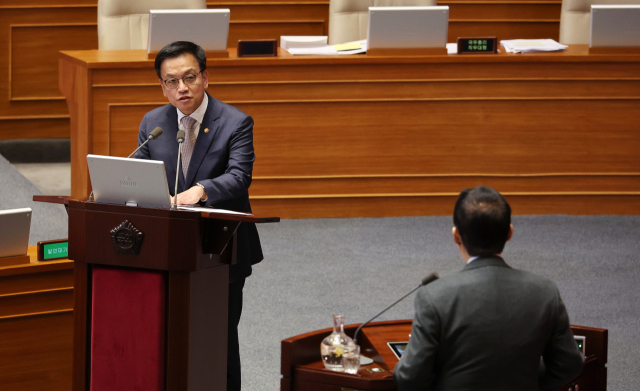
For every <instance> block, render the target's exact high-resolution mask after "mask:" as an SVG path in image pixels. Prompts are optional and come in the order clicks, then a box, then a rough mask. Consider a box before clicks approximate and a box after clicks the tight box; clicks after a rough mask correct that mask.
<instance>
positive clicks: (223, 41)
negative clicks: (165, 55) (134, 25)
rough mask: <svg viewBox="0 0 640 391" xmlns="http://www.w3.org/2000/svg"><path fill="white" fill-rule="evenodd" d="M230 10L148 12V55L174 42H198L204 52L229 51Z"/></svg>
mask: <svg viewBox="0 0 640 391" xmlns="http://www.w3.org/2000/svg"><path fill="white" fill-rule="evenodd" d="M230 14H231V11H230V10H229V9H171V10H151V11H149V42H148V44H147V53H157V52H159V51H160V49H162V48H163V47H165V46H166V45H168V44H170V43H171V42H175V41H190V42H195V43H197V44H198V45H200V47H202V49H204V51H205V52H208V51H225V50H227V39H228V37H229V17H230Z"/></svg>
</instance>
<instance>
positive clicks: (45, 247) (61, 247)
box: [38, 239, 69, 262]
mask: <svg viewBox="0 0 640 391" xmlns="http://www.w3.org/2000/svg"><path fill="white" fill-rule="evenodd" d="M68 257H69V241H68V240H67V239H62V240H60V239H59V240H50V241H46V242H40V243H38V261H40V262H42V261H52V260H54V259H66V258H68Z"/></svg>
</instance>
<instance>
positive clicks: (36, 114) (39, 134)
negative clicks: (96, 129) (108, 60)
mask: <svg viewBox="0 0 640 391" xmlns="http://www.w3.org/2000/svg"><path fill="white" fill-rule="evenodd" d="M56 3H57V4H56ZM95 22H96V16H95V6H94V7H87V5H86V4H82V2H81V1H78V2H77V3H72V4H70V5H68V6H66V5H61V4H60V3H59V2H54V1H51V0H48V1H38V2H37V3H35V2H34V1H31V0H28V1H25V2H17V1H12V2H3V4H2V6H0V53H1V54H2V55H0V75H1V76H2V77H3V79H4V80H6V81H7V87H6V89H5V91H6V92H5V94H0V140H1V139H15V138H46V137H53V138H58V137H69V112H68V109H67V105H66V102H65V101H64V98H63V96H62V94H61V93H60V91H59V90H58V76H57V75H58V51H59V50H61V49H65V48H67V49H71V48H77V49H89V48H93V47H96V46H97V34H96V33H93V34H91V33H89V34H88V33H87V31H86V29H89V31H91V30H92V29H93V31H95V28H96V27H95Z"/></svg>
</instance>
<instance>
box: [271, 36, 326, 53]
mask: <svg viewBox="0 0 640 391" xmlns="http://www.w3.org/2000/svg"><path fill="white" fill-rule="evenodd" d="M328 38H329V37H327V36H326V35H323V36H319V35H283V36H281V37H280V47H282V48H285V49H287V50H289V49H291V48H314V47H321V46H327V39H328Z"/></svg>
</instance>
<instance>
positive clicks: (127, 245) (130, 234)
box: [111, 220, 144, 255]
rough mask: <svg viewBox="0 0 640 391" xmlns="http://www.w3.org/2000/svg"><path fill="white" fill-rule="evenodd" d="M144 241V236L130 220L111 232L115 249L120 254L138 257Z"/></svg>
mask: <svg viewBox="0 0 640 391" xmlns="http://www.w3.org/2000/svg"><path fill="white" fill-rule="evenodd" d="M143 239H144V234H143V233H142V232H140V230H138V229H137V228H136V227H134V226H133V224H131V223H130V222H129V220H125V221H124V222H123V223H122V224H120V225H119V226H117V227H115V228H114V229H112V230H111V241H112V242H113V249H114V250H116V252H117V253H118V254H133V255H138V253H139V252H140V245H141V244H142V240H143Z"/></svg>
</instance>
